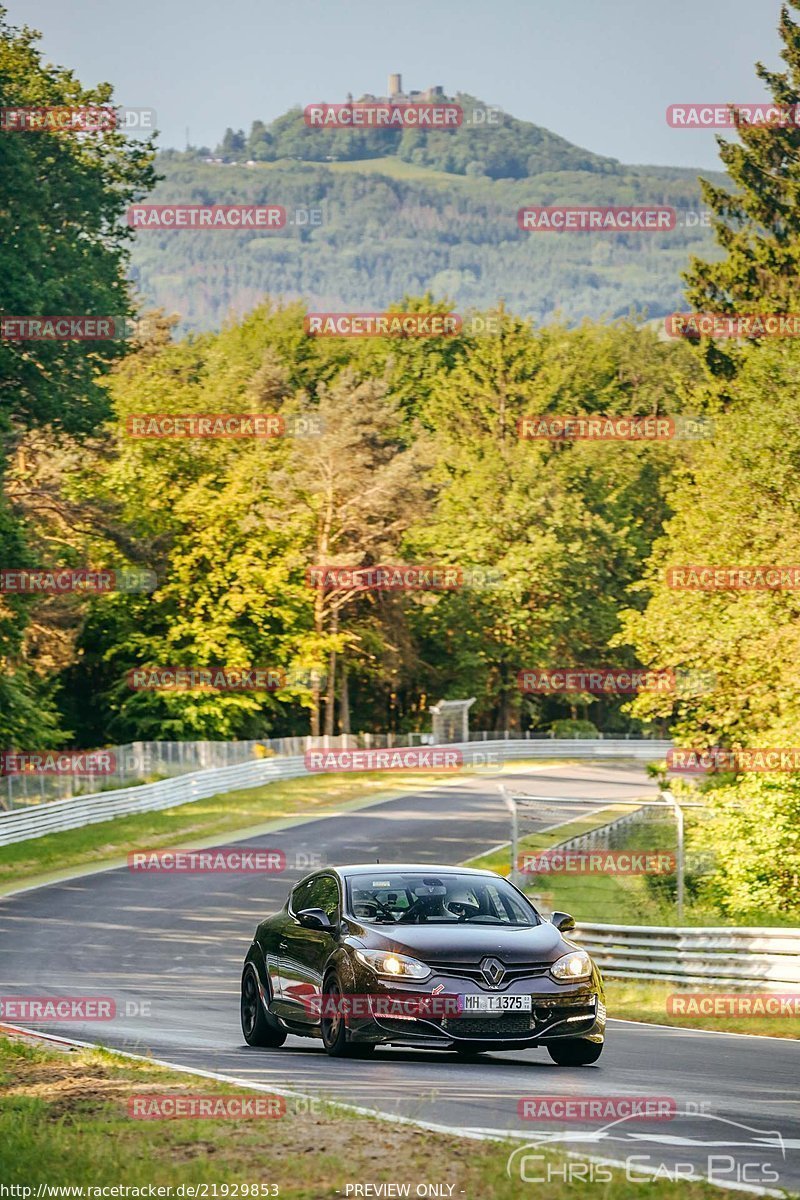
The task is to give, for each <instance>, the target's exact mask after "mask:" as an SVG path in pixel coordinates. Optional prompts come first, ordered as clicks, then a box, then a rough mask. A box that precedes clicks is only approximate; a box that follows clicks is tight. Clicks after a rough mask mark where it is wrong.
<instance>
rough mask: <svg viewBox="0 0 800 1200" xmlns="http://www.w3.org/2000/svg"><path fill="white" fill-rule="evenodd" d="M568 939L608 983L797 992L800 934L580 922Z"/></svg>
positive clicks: (774, 930)
mask: <svg viewBox="0 0 800 1200" xmlns="http://www.w3.org/2000/svg"><path fill="white" fill-rule="evenodd" d="M569 937H570V938H574V940H575V941H576V942H578V943H579V944H580V945H581V946H583V947H584V949H586V950H588V952H589V954H591V956H592V958H593V959H594V960H595V962H596V963H597V965H598V966H599V967H600V970H601V971H602V972H603V974H604V975H608V976H609V978H612V979H651V980H652V979H662V980H665V981H671V982H675V983H695V984H705V985H708V984H715V985H722V986H728V987H732V986H736V987H740V988H741V987H748V988H751V989H765V990H768V991H773V992H776V991H781V990H785V991H786V992H800V929H781V928H779V927H776V928H771V927H766V928H764V929H754V928H747V929H746V928H741V929H729V928H725V927H722V926H720V927H717V926H705V927H700V926H698V927H696V928H693V927H691V926H688V925H684V926H681V927H679V928H671V927H669V926H661V925H595V924H590V923H586V922H580V923H579V924H578V927H577V929H576V931H575V933H574V934H570V935H569Z"/></svg>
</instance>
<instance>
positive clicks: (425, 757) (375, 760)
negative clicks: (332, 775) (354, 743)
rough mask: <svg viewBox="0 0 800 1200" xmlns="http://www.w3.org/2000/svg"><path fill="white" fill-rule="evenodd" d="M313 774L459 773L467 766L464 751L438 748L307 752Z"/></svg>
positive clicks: (306, 760) (306, 759)
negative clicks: (337, 772)
mask: <svg viewBox="0 0 800 1200" xmlns="http://www.w3.org/2000/svg"><path fill="white" fill-rule="evenodd" d="M304 762H305V765H306V769H307V770H309V771H457V770H459V769H460V768H461V767H462V766H463V765H464V756H463V754H462V753H461V751H460V750H452V749H447V750H446V749H444V747H442V748H434V749H426V748H425V747H419V748H418V749H416V748H413V747H410V748H408V749H405V748H401V747H398V748H396V749H392V750H306V752H305V755H304Z"/></svg>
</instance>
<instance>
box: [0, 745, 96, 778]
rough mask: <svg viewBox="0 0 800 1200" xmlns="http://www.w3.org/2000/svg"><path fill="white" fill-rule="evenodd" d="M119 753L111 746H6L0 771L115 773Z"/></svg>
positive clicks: (69, 773) (81, 773)
mask: <svg viewBox="0 0 800 1200" xmlns="http://www.w3.org/2000/svg"><path fill="white" fill-rule="evenodd" d="M116 769H117V756H116V754H113V753H112V752H111V751H110V750H5V751H3V752H2V753H0V775H113V774H114V773H115V771H116Z"/></svg>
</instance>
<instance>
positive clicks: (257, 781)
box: [0, 738, 672, 846]
mask: <svg viewBox="0 0 800 1200" xmlns="http://www.w3.org/2000/svg"><path fill="white" fill-rule="evenodd" d="M671 744H672V743H671V742H656V741H644V740H633V739H624V738H623V739H614V740H611V739H603V740H598V739H594V738H592V739H583V738H570V739H564V740H550V739H545V740H541V741H539V740H533V739H530V740H526V739H524V738H520V739H509V740H505V739H502V740H495V741H488V740H487V741H480V742H474V741H470V742H462V743H459V744H457V745H452V746H448V747H447V748H448V749H453V750H457V751H460V753H461V754H462V756H463V761H464V765H465V766H466V767H470V766H474V767H476V768H480V767H488V768H490V769H491V768H492V767H493V766H497V765H500V764H502V763H503V762H506V761H509V760H513V759H527V758H590V759H597V758H611V757H625V758H635V759H639V760H657V759H661V758H664V756H665V755H666V752H667V750H668V749H669V748H670V746H671ZM317 748H321V746H320V743H319V741H318V742H317ZM309 773H310V772H309V771H308V769H307V768H306V765H305V760H304V758H303V757H300V756H290V757H286V758H278V757H275V758H264V759H254V760H252V761H250V762H246V763H241V764H238V765H236V766H232V767H220V768H215V769H212V770H207V771H194V772H189V773H187V774H185V775H179V776H177V777H176V778H175V779H164V780H161V781H159V782H158V783H145V784H142V785H141V786H140V787H128V788H118V789H116V790H113V791H107V792H96V793H94V794H92V795H87V796H73V797H71V798H69V799H65V800H54V801H51V802H50V803H47V804H38V805H31V806H28V807H26V808H22V809H19V810H15V811H12V812H6V813H0V846H8V845H11V844H12V843H14V842H24V841H27V840H28V839H29V838H37V837H43V836H44V835H45V834H48V833H60V832H61V831H62V830H65V829H78V828H81V827H82V826H84V825H94V824H97V823H98V822H100V821H110V820H112V819H113V818H114V817H123V816H130V815H132V814H134V813H141V812H152V811H155V810H157V809H163V808H173V807H176V806H177V805H179V804H189V803H191V802H192V801H194V800H205V799H207V798H208V797H209V796H216V795H219V794H220V793H223V792H233V791H240V790H242V789H243V788H251V787H259V786H261V785H262V784H265V783H270V782H272V781H274V780H277V779H296V778H297V777H298V776H301V775H308V774H309Z"/></svg>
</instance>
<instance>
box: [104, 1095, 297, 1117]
mask: <svg viewBox="0 0 800 1200" xmlns="http://www.w3.org/2000/svg"><path fill="white" fill-rule="evenodd" d="M285 1115H286V1101H285V1100H284V1098H283V1096H274V1095H271V1094H270V1095H262V1096H258V1095H256V1096H254V1095H252V1094H251V1095H249V1096H229V1095H225V1094H221V1095H220V1094H218V1095H210V1096H197V1095H190V1094H188V1093H186V1092H174V1093H170V1092H163V1093H160V1094H155V1093H153V1092H148V1093H146V1094H144V1095H139V1096H131V1097H130V1098H129V1100H128V1116H129V1117H130V1118H131V1119H132V1120H134V1121H177V1120H186V1119H192V1120H205V1121H220V1120H222V1121H226V1120H227V1121H241V1120H244V1119H255V1118H276V1117H283V1116H285Z"/></svg>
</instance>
